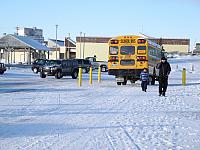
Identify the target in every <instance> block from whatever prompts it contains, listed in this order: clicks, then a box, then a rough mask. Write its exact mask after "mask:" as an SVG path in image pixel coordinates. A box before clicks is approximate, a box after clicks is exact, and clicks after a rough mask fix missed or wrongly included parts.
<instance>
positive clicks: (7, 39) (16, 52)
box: [0, 34, 51, 64]
mask: <svg viewBox="0 0 200 150" xmlns="http://www.w3.org/2000/svg"><path fill="white" fill-rule="evenodd" d="M0 50H1V55H0V61H1V62H4V63H6V64H12V63H23V64H31V62H33V61H34V60H35V59H37V58H48V57H46V56H48V55H49V52H50V51H51V49H49V48H48V47H46V46H45V45H43V44H42V43H40V42H38V41H36V40H33V39H31V38H29V37H25V36H19V35H12V34H8V35H5V36H3V37H1V38H0Z"/></svg>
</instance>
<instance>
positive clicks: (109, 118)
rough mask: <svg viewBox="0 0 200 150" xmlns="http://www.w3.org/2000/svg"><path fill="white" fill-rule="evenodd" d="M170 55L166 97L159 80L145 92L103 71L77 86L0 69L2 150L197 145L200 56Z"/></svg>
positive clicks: (102, 149)
mask: <svg viewBox="0 0 200 150" xmlns="http://www.w3.org/2000/svg"><path fill="white" fill-rule="evenodd" d="M169 61H170V64H171V66H172V72H171V74H170V79H169V86H168V91H167V97H159V96H158V83H156V85H154V86H148V90H147V92H146V93H145V92H142V90H141V88H140V82H136V83H135V84H130V83H128V85H126V86H117V85H116V83H115V79H114V77H112V76H108V75H107V73H103V74H102V82H101V83H100V84H99V83H97V73H94V74H93V77H94V81H93V85H91V86H90V85H89V84H88V74H84V75H83V86H82V87H78V83H77V80H73V79H71V77H64V78H63V79H60V80H58V79H55V78H54V77H47V78H46V79H41V78H40V77H39V75H37V74H33V73H32V72H31V70H29V69H23V68H13V69H11V70H8V71H7V72H6V73H5V74H4V75H0V149H2V150H13V149H20V150H21V149H25V150H27V149H36V150H37V149H53V150H54V149H63V150H66V149H81V150H82V149H95V150H96V149H100V150H107V149H114V150H121V149H125V150H126V149H142V150H143V149H147V150H148V149H158V150H160V149H191V150H198V149H200V57H197V56H193V57H192V56H186V57H180V58H176V59H172V60H169ZM192 64H193V65H194V71H192V70H191V66H192ZM183 67H185V68H186V69H187V85H186V86H182V79H181V75H182V72H181V70H182V68H183Z"/></svg>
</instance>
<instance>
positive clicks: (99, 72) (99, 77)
mask: <svg viewBox="0 0 200 150" xmlns="http://www.w3.org/2000/svg"><path fill="white" fill-rule="evenodd" d="M98 82H99V83H100V82H101V66H99V69H98Z"/></svg>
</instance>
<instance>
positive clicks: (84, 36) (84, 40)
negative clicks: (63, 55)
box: [83, 33, 85, 59]
mask: <svg viewBox="0 0 200 150" xmlns="http://www.w3.org/2000/svg"><path fill="white" fill-rule="evenodd" d="M83 35H84V36H83V40H84V41H83V59H84V58H85V33H84V34H83Z"/></svg>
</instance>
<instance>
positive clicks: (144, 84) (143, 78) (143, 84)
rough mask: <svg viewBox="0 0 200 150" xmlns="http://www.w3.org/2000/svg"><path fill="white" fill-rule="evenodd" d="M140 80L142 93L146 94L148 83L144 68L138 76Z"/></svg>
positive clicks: (147, 74) (147, 75)
mask: <svg viewBox="0 0 200 150" xmlns="http://www.w3.org/2000/svg"><path fill="white" fill-rule="evenodd" d="M140 80H141V81H142V82H141V87H142V91H144V92H146V91H147V84H148V81H149V73H148V71H147V68H144V69H143V71H142V72H141V74H140Z"/></svg>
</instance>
